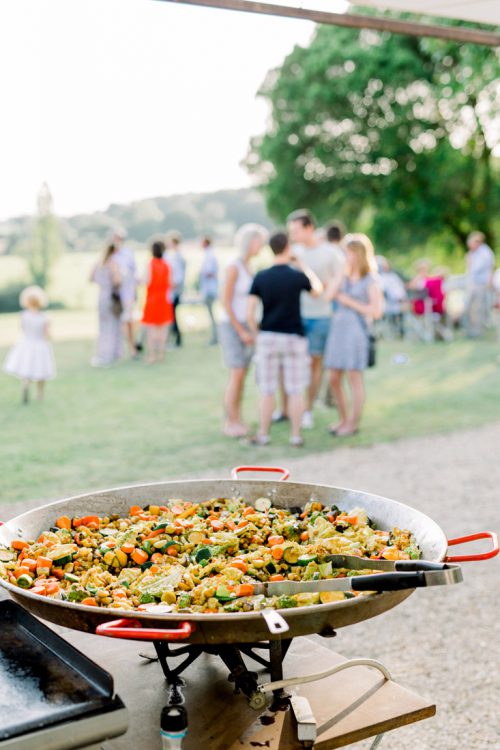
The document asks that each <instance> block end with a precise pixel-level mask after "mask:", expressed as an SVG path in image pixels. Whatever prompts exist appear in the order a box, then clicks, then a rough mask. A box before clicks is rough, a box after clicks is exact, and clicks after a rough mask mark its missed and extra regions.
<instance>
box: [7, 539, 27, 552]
mask: <svg viewBox="0 0 500 750" xmlns="http://www.w3.org/2000/svg"><path fill="white" fill-rule="evenodd" d="M10 546H11V547H13V548H14V549H17V550H22V549H24V548H25V547H29V544H28V542H25V541H24V539H13V540H12V542H11V543H10Z"/></svg>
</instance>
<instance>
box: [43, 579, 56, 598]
mask: <svg viewBox="0 0 500 750" xmlns="http://www.w3.org/2000/svg"><path fill="white" fill-rule="evenodd" d="M45 591H46V592H47V596H51V595H52V594H57V592H58V591H59V584H58V583H57V581H51V582H50V583H48V584H47V585H46V586H45Z"/></svg>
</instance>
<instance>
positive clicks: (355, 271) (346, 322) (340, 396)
mask: <svg viewBox="0 0 500 750" xmlns="http://www.w3.org/2000/svg"><path fill="white" fill-rule="evenodd" d="M345 247H346V256H347V268H346V272H345V274H342V275H339V276H337V277H336V278H335V279H334V280H333V281H332V283H331V284H330V286H329V288H328V289H327V291H326V296H327V298H328V299H332V300H333V299H334V300H336V302H337V309H336V311H335V313H334V315H333V318H332V321H331V325H330V332H329V334H328V340H327V343H326V350H325V367H327V368H328V369H329V371H330V384H331V388H332V391H333V393H334V394H335V399H336V403H337V408H338V411H339V417H340V421H339V423H338V424H337V425H334V426H331V427H330V429H329V431H330V433H331V434H332V435H338V436H339V437H343V436H346V435H352V434H354V433H355V432H357V431H358V427H359V422H360V420H361V414H362V411H363V404H364V400H365V389H364V383H363V370H366V368H367V367H368V350H369V325H370V322H371V321H372V320H377V319H378V318H380V317H381V315H382V310H383V296H382V290H381V288H380V285H379V283H378V281H377V278H376V276H375V275H374V269H375V260H374V252H373V245H372V243H371V242H370V240H369V239H368V237H367V236H366V235H364V234H352V235H348V237H347V238H346V245H345ZM344 375H347V379H348V381H349V385H350V389H351V406H350V408H349V406H348V401H347V397H346V392H345V390H344V384H343V382H344Z"/></svg>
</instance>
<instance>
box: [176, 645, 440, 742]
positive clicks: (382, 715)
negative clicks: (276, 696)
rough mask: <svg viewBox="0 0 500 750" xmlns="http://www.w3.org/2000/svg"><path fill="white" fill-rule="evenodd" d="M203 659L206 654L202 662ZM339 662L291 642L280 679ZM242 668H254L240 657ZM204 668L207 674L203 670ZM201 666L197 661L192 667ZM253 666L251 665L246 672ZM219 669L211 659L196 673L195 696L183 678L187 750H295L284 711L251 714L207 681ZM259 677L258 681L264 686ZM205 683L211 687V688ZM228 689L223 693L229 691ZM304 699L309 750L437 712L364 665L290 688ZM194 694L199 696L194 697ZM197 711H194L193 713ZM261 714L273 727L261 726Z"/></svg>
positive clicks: (326, 652)
mask: <svg viewBox="0 0 500 750" xmlns="http://www.w3.org/2000/svg"><path fill="white" fill-rule="evenodd" d="M205 658H206V657H205ZM342 661H345V659H344V657H342V656H340V655H339V654H337V653H335V652H333V651H331V650H330V649H328V648H325V647H324V646H321V645H319V644H317V643H315V642H314V641H313V640H312V639H309V638H297V639H296V640H295V641H294V643H293V644H292V647H291V649H290V651H289V653H288V655H287V657H286V659H285V662H284V666H285V669H284V672H285V676H288V677H291V676H292V675H293V676H295V675H301V674H304V675H305V674H310V673H311V672H316V671H317V672H319V671H323V670H325V669H328V668H329V667H330V666H335V665H336V664H338V663H340V662H342ZM247 663H248V664H249V665H250V664H253V662H250V661H249V660H247ZM208 666H209V669H208V670H207V667H208ZM200 668H201V663H199V666H198V669H200ZM251 668H253V667H251ZM212 669H214V672H215V673H220V670H221V669H222V670H223V669H224V668H223V666H222V665H221V666H219V665H218V664H217V662H216V661H215V662H213V660H212V659H210V665H206V666H205V669H204V670H203V671H204V674H203V676H202V675H201V674H199V681H198V680H196V686H195V689H194V691H193V690H192V689H191V685H192V683H191V679H189V677H190V673H187V674H186V679H187V681H188V682H189V689H187V690H186V691H185V695H186V707H187V710H188V715H189V717H190V731H189V733H188V737H187V738H186V743H185V745H186V749H187V750H195V748H197V749H198V750H199V748H200V747H203V748H206V749H207V750H255V748H258V747H264V748H267V749H268V750H298V748H300V747H301V745H299V743H298V741H297V733H296V724H295V721H294V719H293V716H292V714H291V712H290V711H286V712H277V713H275V714H270V712H269V711H263V712H260V713H259V712H256V711H253V710H252V709H251V708H250V707H249V706H248V704H247V701H246V699H245V697H244V696H242V695H236V696H232V697H231V695H230V693H231V686H230V685H229V683H228V682H227V680H226V679H225V675H224V678H223V679H220V677H219V674H217V676H218V677H219V679H216V680H215V681H213V682H211V683H210V678H209V674H210V673H211V677H212V679H213V677H215V674H214V672H212ZM268 679H269V678H268V676H267V675H266V674H264V675H263V676H262V682H266V681H268ZM210 685H211V687H210ZM228 688H229V690H228ZM294 690H295V691H296V692H297V694H298V695H303V696H305V697H306V698H307V699H308V700H309V702H310V704H311V707H312V710H313V713H314V716H315V718H316V722H317V725H318V739H317V742H316V744H315V746H314V747H315V748H316V750H330V749H332V748H338V747H345V746H346V745H350V744H351V743H354V742H358V741H359V740H363V739H365V738H366V737H371V736H374V735H377V734H380V733H382V732H388V731H389V730H391V729H396V728H397V727H400V726H403V725H405V724H411V723H412V722H415V721H420V720H421V719H426V718H428V717H430V716H433V715H434V714H435V712H436V707H435V705H434V704H432V703H431V702H430V701H428V700H426V699H424V698H421V697H420V696H418V695H417V694H415V693H413V692H411V691H410V690H407V689H406V688H404V687H402V686H401V685H398V684H397V683H395V682H393V681H384V678H383V676H382V674H381V673H380V672H378V671H375V670H373V669H370V668H368V667H353V668H352V669H348V670H344V671H342V672H340V673H338V674H336V675H333V676H332V677H328V678H326V679H325V680H321V681H319V682H313V683H309V684H307V685H304V686H301V687H300V688H295V689H294ZM200 691H201V693H200ZM195 706H196V709H195ZM263 715H267V716H271V717H272V718H274V722H273V723H272V724H269V725H263V723H262V721H261V718H262V716H263Z"/></svg>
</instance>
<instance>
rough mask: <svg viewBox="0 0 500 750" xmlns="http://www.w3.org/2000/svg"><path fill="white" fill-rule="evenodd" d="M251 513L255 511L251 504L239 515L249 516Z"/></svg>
mask: <svg viewBox="0 0 500 750" xmlns="http://www.w3.org/2000/svg"><path fill="white" fill-rule="evenodd" d="M253 513H255V508H253V507H252V506H251V505H248V506H247V507H246V508H245V510H244V511H243V513H242V514H241V515H242V516H251V515H252V514H253Z"/></svg>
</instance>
